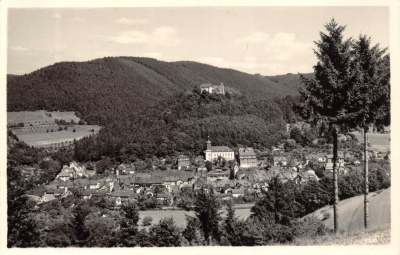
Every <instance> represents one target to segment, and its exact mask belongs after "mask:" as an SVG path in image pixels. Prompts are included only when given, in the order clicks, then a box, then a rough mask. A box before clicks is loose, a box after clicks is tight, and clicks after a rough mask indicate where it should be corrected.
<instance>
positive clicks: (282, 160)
mask: <svg viewBox="0 0 400 255" xmlns="http://www.w3.org/2000/svg"><path fill="white" fill-rule="evenodd" d="M286 165H287V159H286V157H284V156H275V157H274V166H286Z"/></svg>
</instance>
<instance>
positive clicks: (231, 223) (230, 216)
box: [223, 203, 242, 246]
mask: <svg viewBox="0 0 400 255" xmlns="http://www.w3.org/2000/svg"><path fill="white" fill-rule="evenodd" d="M226 212H227V214H226V217H225V219H224V222H223V228H224V232H225V233H224V234H225V235H226V237H227V238H228V240H229V242H230V244H231V245H232V246H240V245H242V243H241V242H240V238H239V236H240V228H239V227H238V217H235V209H234V208H233V203H228V205H227V207H226Z"/></svg>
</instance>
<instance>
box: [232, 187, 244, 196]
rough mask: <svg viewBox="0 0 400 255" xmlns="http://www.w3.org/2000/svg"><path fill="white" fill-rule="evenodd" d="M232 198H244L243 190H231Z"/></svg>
mask: <svg viewBox="0 0 400 255" xmlns="http://www.w3.org/2000/svg"><path fill="white" fill-rule="evenodd" d="M232 196H233V197H236V198H238V197H243V196H244V189H241V188H239V189H233V190H232Z"/></svg>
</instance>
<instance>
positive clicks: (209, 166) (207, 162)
mask: <svg viewBox="0 0 400 255" xmlns="http://www.w3.org/2000/svg"><path fill="white" fill-rule="evenodd" d="M205 165H206V168H207V172H210V171H211V170H212V163H211V161H209V160H207V161H206V163H205Z"/></svg>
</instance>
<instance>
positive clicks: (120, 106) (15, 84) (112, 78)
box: [7, 57, 298, 125]
mask: <svg viewBox="0 0 400 255" xmlns="http://www.w3.org/2000/svg"><path fill="white" fill-rule="evenodd" d="M291 77H292V78H291V79H292V80H294V81H296V82H297V80H298V75H291ZM271 79H272V78H271V77H269V78H266V77H263V76H255V75H251V74H247V73H243V72H239V71H235V70H232V69H222V68H217V67H214V66H210V65H205V64H200V63H196V62H187V61H180V62H171V63H168V62H163V61H158V60H155V59H150V58H134V57H113V58H111V57H110V58H103V59H96V60H93V61H88V62H61V63H57V64H54V65H51V66H48V67H44V68H41V69H39V70H37V71H35V72H32V73H30V74H26V75H20V76H12V75H10V76H8V82H7V107H8V109H7V110H8V111H23V110H31V111H33V110H48V111H54V110H60V111H76V112H78V115H79V117H82V118H83V119H85V120H86V121H88V123H89V124H97V123H99V124H103V125H104V124H105V123H107V122H110V121H111V120H114V119H124V118H126V116H128V115H129V114H131V113H132V112H138V111H139V110H141V109H146V108H147V107H149V106H151V105H154V104H155V103H156V102H158V101H160V100H162V99H165V98H167V97H168V96H171V95H174V94H176V93H178V92H183V91H191V90H192V89H193V88H194V87H195V86H199V85H200V84H202V83H205V82H211V83H213V84H220V83H221V82H222V83H224V85H225V86H226V87H230V88H233V89H234V90H236V91H239V92H240V93H243V94H244V95H246V96H248V97H250V98H256V99H272V98H275V97H281V98H282V97H284V96H287V95H298V91H297V89H295V87H296V86H297V85H296V84H297V83H296V84H295V85H293V84H294V83H292V82H291V81H290V82H284V83H282V82H274V81H272V80H271Z"/></svg>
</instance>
